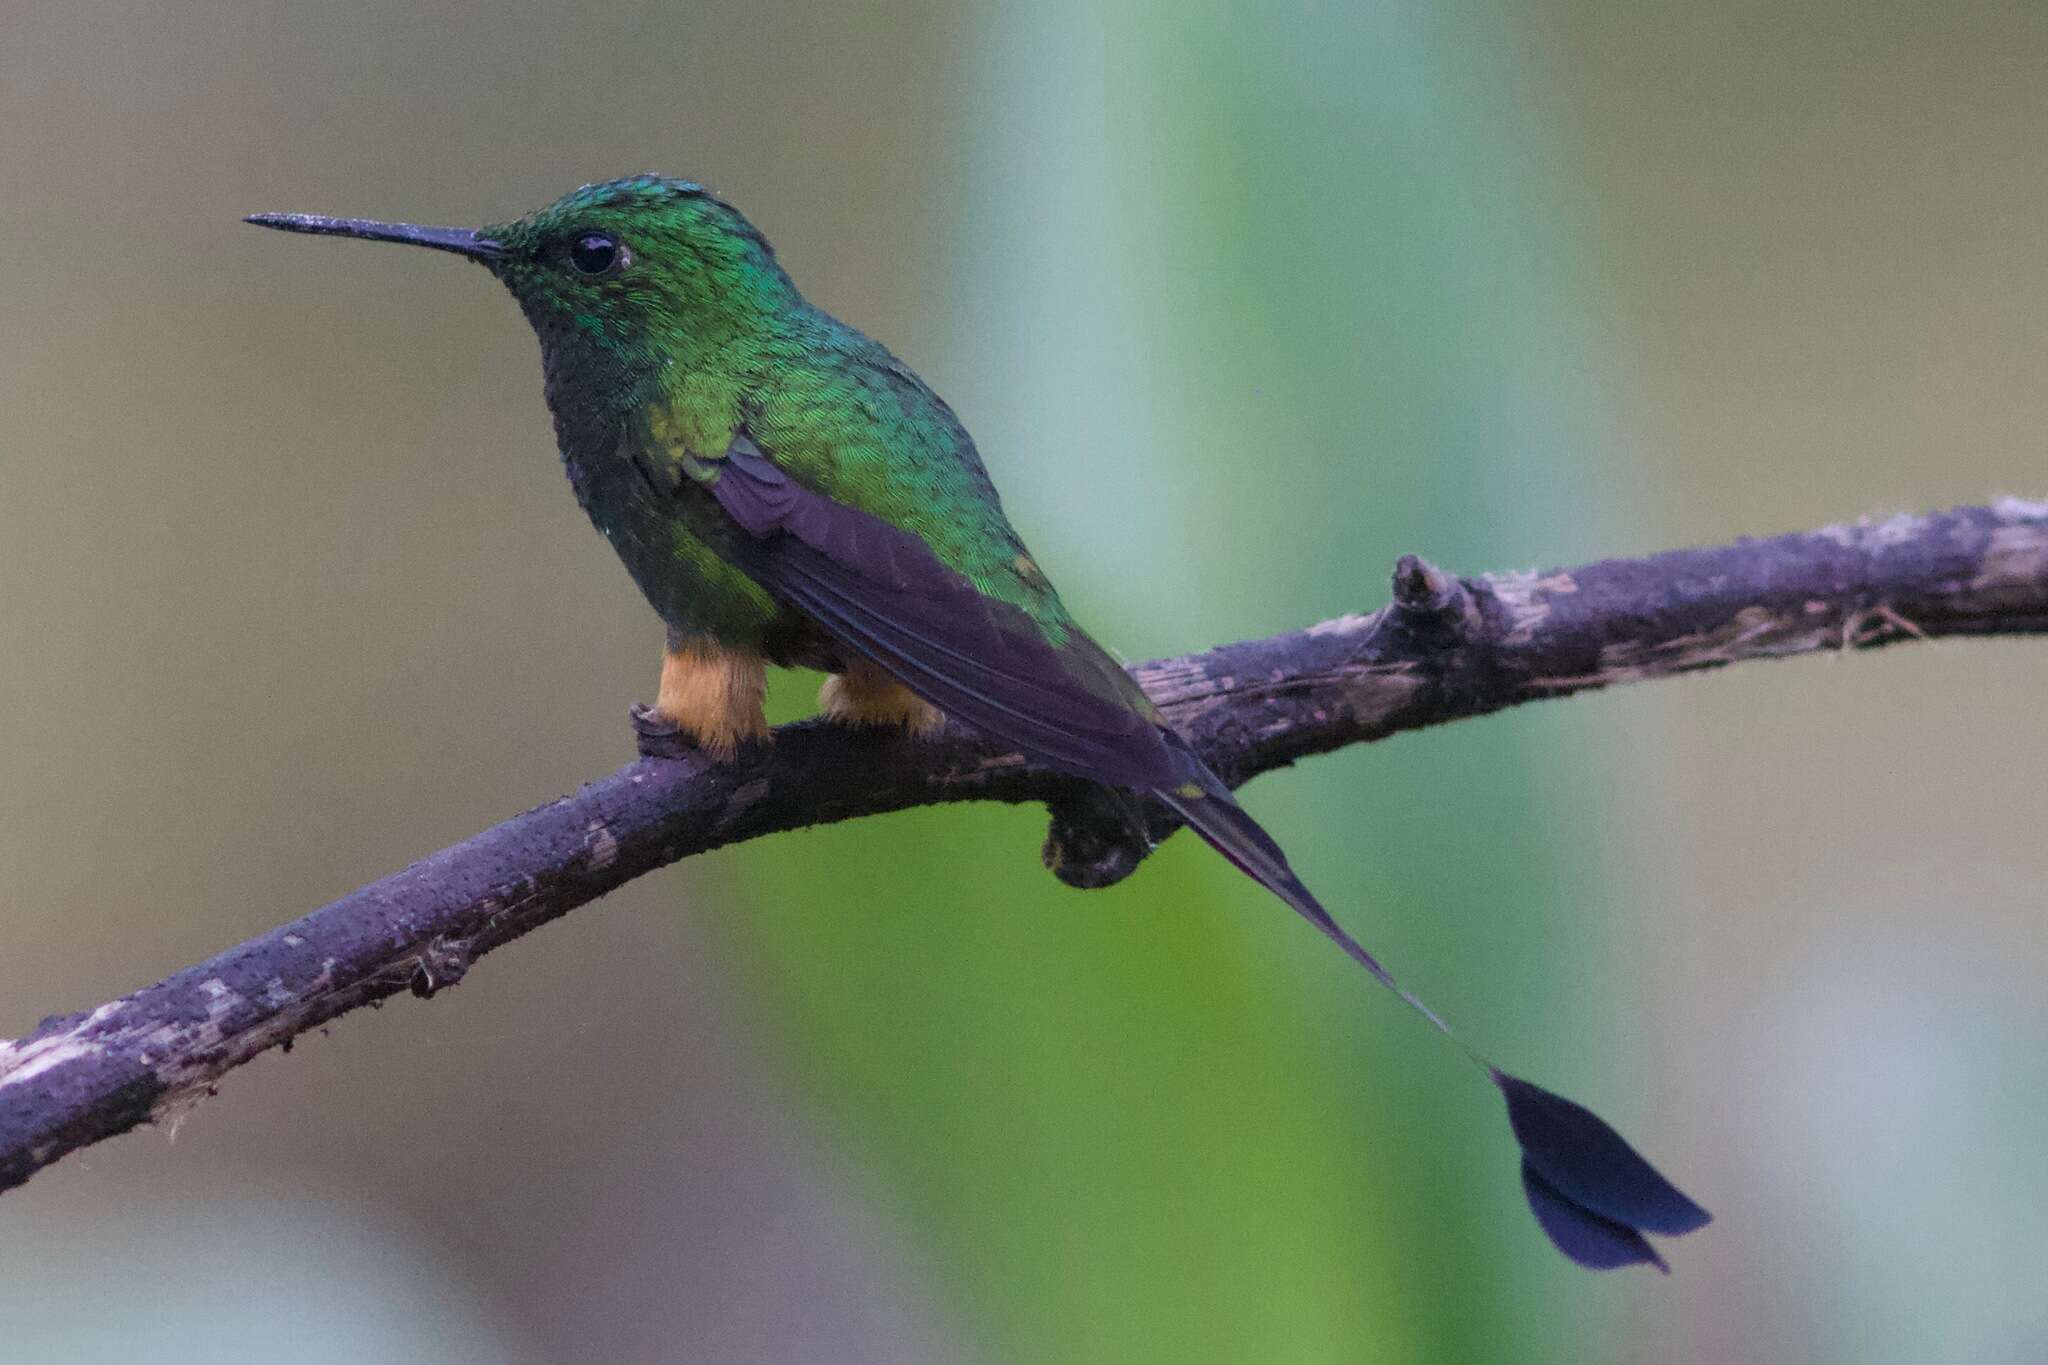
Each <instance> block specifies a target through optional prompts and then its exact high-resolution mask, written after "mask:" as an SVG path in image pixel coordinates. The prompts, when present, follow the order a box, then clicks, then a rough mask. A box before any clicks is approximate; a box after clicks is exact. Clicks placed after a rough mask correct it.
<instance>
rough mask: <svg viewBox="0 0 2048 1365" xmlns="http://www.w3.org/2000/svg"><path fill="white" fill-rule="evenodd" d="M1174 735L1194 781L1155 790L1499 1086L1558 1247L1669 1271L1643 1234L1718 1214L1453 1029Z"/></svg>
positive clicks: (1587, 1261)
mask: <svg viewBox="0 0 2048 1365" xmlns="http://www.w3.org/2000/svg"><path fill="white" fill-rule="evenodd" d="M1166 734H1167V742H1168V744H1169V746H1171V747H1172V748H1173V749H1174V750H1175V752H1176V753H1177V754H1178V755H1179V756H1181V757H1182V758H1183V759H1184V761H1185V764H1184V766H1185V774H1186V777H1187V780H1186V781H1185V782H1183V783H1182V784H1181V785H1180V786H1178V787H1176V788H1174V789H1173V790H1171V791H1164V790H1162V791H1155V792H1153V793H1152V795H1153V796H1155V797H1157V798H1158V799H1159V800H1160V801H1162V802H1164V803H1165V804H1166V805H1167V806H1169V807H1171V808H1172V809H1173V811H1174V812H1175V813H1176V814H1178V815H1179V816H1180V817H1181V819H1183V820H1185V821H1186V822H1187V825H1188V828H1189V829H1192V830H1193V831H1194V832H1195V833H1196V834H1198V835H1200V836H1201V837H1202V838H1203V839H1204V840H1205V841H1206V842H1207V843H1208V844H1209V846H1210V847H1211V848H1213V849H1215V850H1216V851H1217V852H1218V853H1221V854H1222V855H1223V856H1224V857H1226V858H1228V859H1229V860H1230V862H1231V864H1232V865H1233V866H1235V867H1236V868H1237V869H1238V870H1239V871H1240V872H1242V873H1244V874H1245V875H1246V876H1248V877H1250V878H1251V879H1252V880H1253V881H1255V882H1257V883H1258V884H1259V885H1260V886H1263V887H1265V888H1266V889H1267V890H1268V891H1270V892H1272V893H1273V894H1274V895H1276V896H1278V897H1279V898H1280V899H1281V900H1283V901H1285V902H1286V903H1287V904H1288V905H1290V906H1292V907H1293V908H1294V910H1295V912H1296V913H1297V914H1299V915H1300V916H1301V917H1302V918H1303V919H1305V920H1307V921H1308V922H1309V923H1310V924H1313V925H1314V926H1315V927H1316V928H1318V929H1320V930H1321V931H1322V932H1323V934H1324V935H1325V936H1326V937H1327V938H1329V939H1330V941H1331V942H1333V943H1335V944H1336V945H1337V946H1338V947H1339V948H1342V949H1343V950H1344V952H1345V954H1346V955H1347V956H1349V957H1350V958H1351V960H1352V961H1354V962H1356V963H1358V965H1359V966H1361V967H1363V968H1365V969H1366V970H1367V971H1368V972H1371V973H1372V975H1373V978H1374V979H1375V980H1377V981H1378V982H1379V983H1380V984H1381V985H1382V986H1385V987H1386V988H1387V989H1388V990H1390V991H1392V992H1393V993H1394V994H1396V995H1398V996H1400V997H1401V999H1402V1001H1403V1002H1405V1003H1406V1004H1407V1005H1408V1007H1409V1008H1410V1009H1413V1010H1414V1011H1415V1012H1416V1013H1417V1014H1420V1015H1421V1016H1422V1017H1423V1018H1425V1019H1427V1020H1428V1021H1429V1022H1430V1023H1431V1024H1432V1025H1434V1026H1435V1027H1436V1029H1437V1030H1438V1031H1439V1032H1441V1033H1442V1034H1443V1035H1444V1036H1445V1037H1447V1038H1449V1039H1450V1040H1451V1041H1452V1042H1454V1043H1456V1044H1457V1045H1458V1046H1459V1047H1460V1048H1461V1049H1463V1051H1464V1052H1465V1055H1466V1056H1468V1057H1470V1058H1471V1059H1472V1060H1473V1061H1474V1062H1475V1063H1477V1064H1478V1065H1479V1066H1480V1067H1481V1068H1482V1069H1483V1070H1485V1072H1486V1074H1487V1077H1488V1079H1490V1080H1491V1081H1492V1082H1493V1083H1494V1085H1496V1086H1497V1087H1499V1089H1500V1092H1501V1094H1502V1096H1503V1097H1504V1098H1505V1099H1506V1100H1507V1106H1508V1122H1509V1124H1510V1125H1511V1126H1512V1127H1513V1129H1514V1133H1515V1141H1516V1142H1517V1143H1518V1144H1519V1145H1520V1147H1521V1149H1522V1190H1523V1193H1524V1194H1526V1195H1527V1196H1528V1200H1529V1207H1530V1209H1531V1210H1533V1211H1534V1213H1535V1215H1536V1221H1537V1223H1538V1224H1539V1225H1540V1226H1541V1227H1542V1229H1543V1231H1544V1233H1545V1234H1546V1235H1547V1236H1548V1237H1549V1238H1550V1240H1551V1242H1552V1244H1553V1245H1555V1246H1556V1247H1557V1249H1558V1250H1559V1251H1561V1252H1563V1253H1564V1254H1565V1255H1566V1256H1569V1257H1570V1258H1571V1259H1572V1260H1574V1261H1577V1262H1578V1263H1579V1264H1580V1265H1582V1266H1586V1267H1588V1268H1590V1269H1593V1270H1613V1269H1615V1268H1617V1267H1620V1266H1627V1265H1654V1266H1656V1267H1657V1268H1658V1269H1659V1270H1662V1271H1665V1272H1667V1273H1669V1270H1670V1267H1668V1266H1666V1265H1665V1264H1664V1259H1663V1257H1661V1256H1659V1255H1658V1254H1657V1252H1656V1249H1655V1248H1653V1247H1652V1246H1651V1245H1650V1243H1649V1241H1648V1240H1647V1239H1646V1238H1645V1237H1644V1235H1643V1234H1644V1233H1646V1232H1654V1233H1658V1234H1660V1235H1662V1236H1666V1237H1676V1236H1680V1235H1682V1234H1684V1233H1688V1232H1692V1231H1694V1230H1695V1229H1698V1228H1701V1227H1704V1226H1706V1224H1707V1222H1708V1221H1709V1219H1710V1217H1711V1215H1710V1214H1708V1213H1707V1211H1706V1210H1705V1209H1703V1208H1701V1207H1700V1206H1699V1205H1697V1204H1695V1203H1693V1202H1692V1200H1690V1199H1688V1198H1686V1196H1685V1195H1684V1194H1683V1193H1681V1192H1680V1191H1679V1189H1678V1187H1677V1186H1675V1185H1673V1184H1672V1183H1671V1182H1670V1181H1668V1180H1666V1179H1665V1178H1664V1177H1663V1176H1662V1175H1661V1174H1659V1173H1658V1171H1657V1168H1656V1167H1654V1166H1652V1165H1651V1164H1650V1163H1649V1162H1647V1161H1645V1160H1644V1159H1643V1158H1642V1157H1641V1156H1640V1155H1638V1154H1637V1152H1636V1150H1635V1148H1633V1147H1631V1146H1629V1144H1628V1142H1627V1141H1626V1140H1625V1139H1624V1138H1623V1137H1622V1136H1621V1134H1619V1133H1617V1132H1615V1131H1614V1129H1612V1128H1610V1127H1609V1126H1608V1125H1607V1124H1606V1123H1605V1122H1604V1121H1603V1120H1601V1118H1600V1117H1599V1116H1598V1115H1596V1114H1595V1113H1593V1111H1592V1110H1590V1109H1586V1108H1584V1107H1582V1106H1580V1105H1577V1104H1574V1103H1572V1102H1571V1101H1570V1100H1568V1099H1565V1098H1564V1097H1563V1096H1561V1095H1553V1094H1552V1093H1550V1092H1549V1091H1548V1090H1545V1089H1543V1088H1542V1087H1541V1086H1536V1085H1531V1084H1530V1083H1529V1082H1527V1081H1525V1080H1521V1079H1520V1078H1518V1077H1515V1076H1510V1075H1508V1074H1507V1073H1506V1072H1504V1071H1502V1070H1501V1069H1500V1068H1499V1067H1496V1066H1495V1065H1493V1063H1491V1062H1489V1061H1488V1060H1487V1059H1486V1058H1484V1057H1482V1056H1480V1055H1479V1054H1478V1053H1477V1052H1475V1051H1473V1050H1472V1048H1471V1047H1470V1046H1469V1045H1468V1044H1466V1043H1465V1041H1464V1040H1463V1039H1461V1038H1459V1037H1458V1035H1457V1034H1455V1033H1453V1032H1451V1029H1450V1027H1449V1026H1448V1025H1447V1024H1445V1023H1444V1021H1443V1020H1442V1019H1440V1018H1439V1017H1437V1014H1436V1012H1435V1011H1434V1010H1432V1009H1430V1007H1429V1006H1427V1005H1425V1004H1423V1003H1422V1001H1420V1000H1419V999H1417V998H1416V997H1415V996H1413V995H1411V994H1410V993H1409V992H1408V990H1407V989H1406V988H1405V987H1403V986H1402V985H1401V983H1400V982H1398V981H1396V980H1394V977H1393V974H1392V973H1390V972H1389V971H1387V969H1386V968H1385V967H1384V966H1382V965H1380V961H1379V959H1378V958H1376V957H1374V956H1373V955H1372V954H1371V953H1369V952H1367V951H1366V950H1365V946H1364V945H1363V944H1361V943H1359V941H1358V940H1357V939H1355V938H1353V937H1351V935H1350V934H1348V933H1346V932H1345V931H1344V927H1343V926H1342V925H1340V924H1338V923H1337V921H1336V920H1335V919H1334V918H1332V917H1331V915H1330V912H1329V911H1328V910H1325V909H1324V908H1323V905H1322V902H1321V901H1318V900H1317V899H1316V898H1315V895H1314V894H1313V893H1312V892H1310V890H1309V889H1308V888H1307V887H1306V886H1304V885H1302V882H1301V878H1299V877H1297V876H1295V875H1294V869H1293V868H1291V867H1289V866H1288V865H1287V855H1286V854H1285V853H1283V852H1281V850H1280V845H1279V844H1277V843H1275V842H1274V841H1273V837H1272V836H1271V835H1270V834H1268V833H1266V831H1265V830H1264V829H1263V828H1261V827H1260V825H1259V823H1258V821H1256V820H1254V819H1252V817H1251V816H1250V815H1248V814H1246V813H1245V810H1244V808H1243V807H1242V806H1240V805H1238V804H1237V801H1236V799H1235V798H1233V797H1232V796H1231V794H1230V789H1229V788H1228V787H1226V786H1224V785H1223V782H1222V780H1221V779H1219V778H1218V777H1217V776H1216V775H1215V774H1214V773H1212V772H1210V771H1209V769H1208V767H1207V766H1206V765H1205V764H1203V763H1202V761H1201V760H1200V759H1199V758H1197V757H1195V755H1194V753H1193V751H1192V750H1190V749H1188V748H1187V746H1186V745H1185V744H1184V743H1183V742H1181V741H1180V739H1179V737H1178V736H1176V735H1174V734H1172V732H1171V731H1168V732H1166Z"/></svg>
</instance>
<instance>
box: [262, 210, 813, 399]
mask: <svg viewBox="0 0 2048 1365" xmlns="http://www.w3.org/2000/svg"><path fill="white" fill-rule="evenodd" d="M248 221H249V222H252V223H256V224H258V225H259V226H262V227H272V228H281V229H283V230H285V231H289V232H310V233H320V234H325V235H329V236H339V237H355V238H360V239H364V240H368V241H381V242H399V243H403V244H407V245H412V246H423V247H428V248H431V249H433V250H437V251H449V252H453V253H455V254H457V255H460V256H466V257H468V258H469V259H471V260H473V261H476V262H478V263H479V264H481V265H482V266H484V267H485V268H486V269H488V270H489V271H490V272H491V273H492V274H493V275H495V276H497V277H498V279H499V280H500V281H502V282H503V283H504V285H505V287H506V288H508V289H510V290H511V291H512V294H513V296H514V297H515V298H517V299H518V300H519V305H520V307H521V308H522V309H523V310H524V311H525V313H526V319H527V321H528V322H530V323H531V324H532V325H533V330H534V332H535V333H536V334H537V335H538V336H539V337H540V342H541V351H542V354H543V357H544V359H545V362H546V365H547V371H548V381H549V389H550V398H551V399H555V398H568V397H571V395H570V394H568V393H565V392H563V390H564V389H565V388H574V389H578V390H583V391H585V392H583V393H579V394H577V395H574V396H575V397H578V398H584V399H589V398H597V397H600V396H601V395H614V396H619V397H624V396H627V395H631V394H633V393H635V392H637V391H638V390H639V389H640V388H641V386H642V385H643V384H644V383H645V382H647V381H650V380H651V379H652V378H653V377H654V376H656V375H658V374H659V373H660V372H661V370H662V369H664V368H665V367H667V366H670V365H674V364H677V363H683V364H691V363H693V362H698V361H701V360H702V359H704V358H705V357H707V355H708V354H709V353H710V352H712V351H715V350H718V349H721V348H725V347H728V346H731V345H732V344H734V343H736V342H737V343H740V344H742V345H744V344H745V343H746V342H748V341H749V340H750V339H754V338H758V337H761V336H762V335H764V334H765V333H768V332H771V331H772V330H773V329H774V328H775V327H776V326H777V324H778V322H779V321H780V320H781V319H783V318H784V317H785V316H787V314H788V313H789V311H790V310H791V309H792V307H794V306H796V305H798V304H800V303H801V299H800V298H799V296H798V295H797V292H796V288H795V286H794V285H792V284H791V283H790V280H789V277H788V276H787V275H786V274H784V273H783V270H782V267H781V266H779V265H777V264H776V261H775V252H774V250H773V249H772V248H771V247H770V246H769V245H768V241H767V239H766V238H764V237H762V235H761V234H760V232H759V231H758V230H757V229H756V228H755V227H754V225H753V224H752V223H749V222H748V221H747V220H746V219H745V218H744V217H742V216H741V215H740V213H739V211H738V210H737V209H735V208H733V207H732V206H731V205H729V204H727V203H726V202H725V201H724V200H722V199H720V198H719V197H718V196H717V195H715V194H713V193H712V192H711V191H710V190H707V189H705V188H704V187H703V186H702V185H699V184H695V183H694V182H691V181H688V180H672V179H669V178H668V177H666V176H658V175H638V176H632V177H629V178H627V179H624V180H612V181H608V182H606V183H604V184H601V185H586V186H584V187H583V188H581V189H579V190H574V191H571V192H570V193H568V194H565V195H563V196H562V197H561V198H560V199H557V200H556V201H555V202H554V203H552V204H550V205H548V206H547V207H546V208H544V209H540V210H538V211H536V212H534V213H530V214H528V215H526V216H525V217H524V218H519V219H516V220H514V221H512V222H509V223H501V224H498V225H495V226H492V227H487V228H483V229H480V230H471V229H467V228H443V227H421V226H418V225H415V224H411V223H384V222H376V221H372V220H369V219H361V218H322V217H316V216H312V215H307V214H272V213H260V214H256V215H254V216H252V217H251V218H249V219H248Z"/></svg>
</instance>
